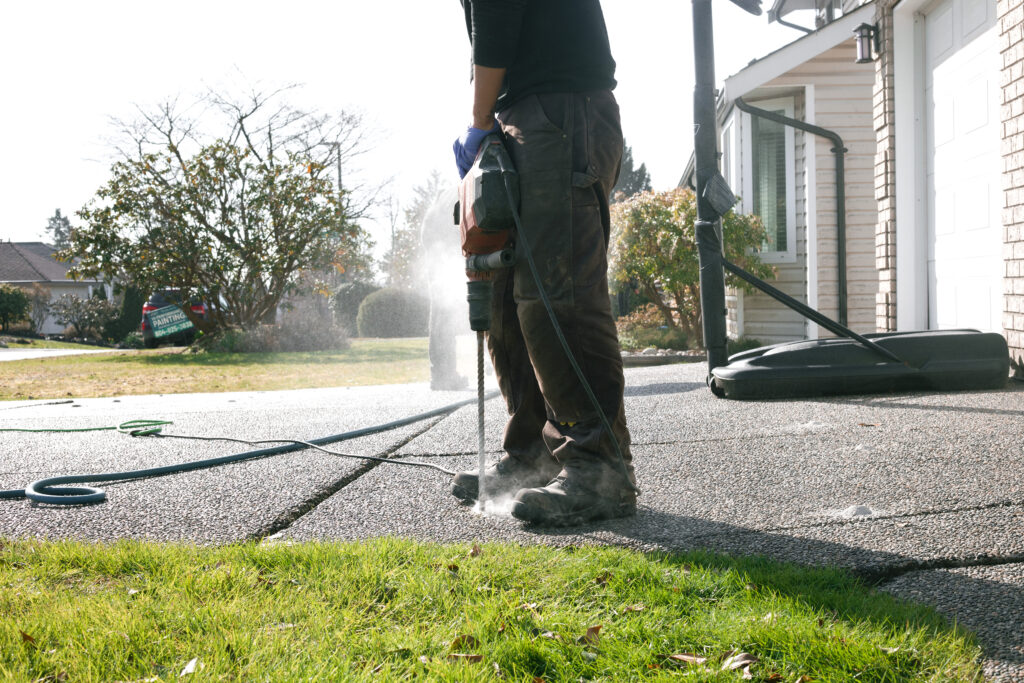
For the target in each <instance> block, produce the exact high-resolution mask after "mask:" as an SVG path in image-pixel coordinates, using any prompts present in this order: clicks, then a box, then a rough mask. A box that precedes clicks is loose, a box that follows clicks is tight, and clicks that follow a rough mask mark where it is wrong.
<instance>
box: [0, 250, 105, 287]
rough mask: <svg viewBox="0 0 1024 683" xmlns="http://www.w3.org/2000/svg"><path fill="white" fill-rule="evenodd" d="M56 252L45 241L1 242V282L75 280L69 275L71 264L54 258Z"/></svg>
mask: <svg viewBox="0 0 1024 683" xmlns="http://www.w3.org/2000/svg"><path fill="white" fill-rule="evenodd" d="M56 253H57V250H56V249H55V248H54V247H51V246H50V245H49V244H44V243H43V242H0V282H12V283H31V282H41V283H45V282H74V280H71V279H70V278H69V277H68V267H69V265H70V264H67V263H61V262H60V261H58V260H57V259H56V258H54V254H56ZM79 282H81V281H79ZM88 282H94V280H89V281H88Z"/></svg>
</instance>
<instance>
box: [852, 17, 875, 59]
mask: <svg viewBox="0 0 1024 683" xmlns="http://www.w3.org/2000/svg"><path fill="white" fill-rule="evenodd" d="M853 33H854V35H855V36H857V63H858V64H867V63H868V62H873V61H874V60H875V58H874V55H875V54H878V53H879V52H881V48H880V47H879V44H878V25H877V24H861V25H860V26H858V27H857V28H855V29H853ZM872 48H874V53H872Z"/></svg>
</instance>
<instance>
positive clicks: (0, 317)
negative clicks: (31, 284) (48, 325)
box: [0, 284, 32, 332]
mask: <svg viewBox="0 0 1024 683" xmlns="http://www.w3.org/2000/svg"><path fill="white" fill-rule="evenodd" d="M31 307H32V302H31V300H30V299H29V296H28V294H27V293H26V292H25V290H24V289H22V288H21V287H15V286H14V285H8V284H2V285H0V327H2V329H3V330H4V331H5V332H6V331H7V329H8V327H9V326H10V325H11V323H17V322H21V321H22V320H28V314H29V309H30V308H31Z"/></svg>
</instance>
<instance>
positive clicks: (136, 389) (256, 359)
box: [0, 337, 430, 400]
mask: <svg viewBox="0 0 1024 683" xmlns="http://www.w3.org/2000/svg"><path fill="white" fill-rule="evenodd" d="M429 375H430V365H429V361H428V359H427V340H426V338H422V337H421V338H409V339H353V340H352V343H351V346H350V347H349V348H348V349H345V350H344V351H318V352H309V353H305V352H287V353H198V354H194V353H190V352H188V351H187V350H185V349H181V348H160V349H153V350H137V351H135V350H132V351H111V352H110V353H102V354H88V355H79V356H57V357H54V358H43V359H35V360H20V361H4V362H0V400H35V399H50V398H68V397H75V398H87V397H89V398H100V397H106V396H125V395H132V394H184V393H204V392H222V391H273V390H279V389H308V388H321V387H336V386H363V385H376V384H404V383H407V382H425V381H427V380H428V379H429Z"/></svg>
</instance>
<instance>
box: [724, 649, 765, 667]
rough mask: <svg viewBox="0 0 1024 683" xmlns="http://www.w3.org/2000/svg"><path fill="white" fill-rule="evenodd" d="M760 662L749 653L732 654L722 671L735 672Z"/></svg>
mask: <svg viewBox="0 0 1024 683" xmlns="http://www.w3.org/2000/svg"><path fill="white" fill-rule="evenodd" d="M758 661H759V660H758V659H757V657H755V656H754V655H752V654H750V653H749V652H737V653H735V654H731V656H729V657H728V658H727V659H726V660H725V661H724V662H722V671H735V670H736V669H742V668H744V667H748V666H750V665H751V664H756V663H757V662H758Z"/></svg>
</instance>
